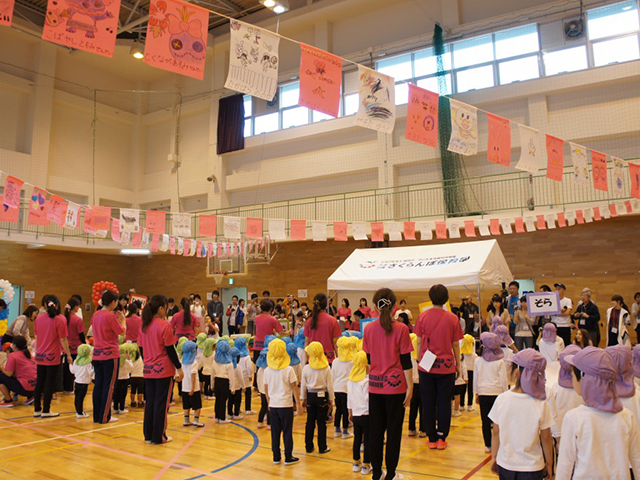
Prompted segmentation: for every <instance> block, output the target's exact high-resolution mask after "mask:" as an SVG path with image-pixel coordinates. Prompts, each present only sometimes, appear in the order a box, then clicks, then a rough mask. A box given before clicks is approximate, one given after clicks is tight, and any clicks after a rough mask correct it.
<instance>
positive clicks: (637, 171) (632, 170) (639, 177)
mask: <svg viewBox="0 0 640 480" xmlns="http://www.w3.org/2000/svg"><path fill="white" fill-rule="evenodd" d="M628 167H629V181H630V183H631V196H632V197H633V198H640V165H637V164H635V163H631V162H629V163H628Z"/></svg>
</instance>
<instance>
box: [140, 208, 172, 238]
mask: <svg viewBox="0 0 640 480" xmlns="http://www.w3.org/2000/svg"><path fill="white" fill-rule="evenodd" d="M146 217H147V223H146V226H145V228H146V230H147V232H149V233H157V234H158V235H162V234H163V233H165V232H166V229H167V214H166V212H157V211H155V210H147V215H146Z"/></svg>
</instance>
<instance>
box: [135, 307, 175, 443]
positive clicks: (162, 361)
mask: <svg viewBox="0 0 640 480" xmlns="http://www.w3.org/2000/svg"><path fill="white" fill-rule="evenodd" d="M167 305H168V304H167V299H166V297H165V296H164V295H154V296H153V297H151V300H150V301H149V302H147V304H146V305H145V306H144V309H143V310H142V332H141V333H140V339H139V342H138V344H139V345H140V347H142V354H143V360H144V370H143V375H144V394H145V400H146V403H145V406H144V426H143V431H144V440H145V442H146V443H151V444H154V445H159V444H162V443H167V442H170V441H171V440H172V439H171V437H168V436H167V412H168V411H169V403H170V402H171V395H170V393H171V391H172V390H173V378H174V376H175V377H176V378H177V380H178V381H181V380H182V376H183V374H182V366H181V365H180V360H179V359H178V352H176V349H175V347H174V343H175V339H174V336H173V329H172V328H171V325H169V323H168V322H167V321H166V320H165V317H166V316H167Z"/></svg>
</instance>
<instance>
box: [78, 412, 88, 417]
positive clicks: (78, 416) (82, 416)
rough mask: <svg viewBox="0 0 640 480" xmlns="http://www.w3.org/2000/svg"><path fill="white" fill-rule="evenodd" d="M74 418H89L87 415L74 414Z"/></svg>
mask: <svg viewBox="0 0 640 480" xmlns="http://www.w3.org/2000/svg"><path fill="white" fill-rule="evenodd" d="M76 418H89V414H88V413H76Z"/></svg>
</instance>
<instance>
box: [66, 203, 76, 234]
mask: <svg viewBox="0 0 640 480" xmlns="http://www.w3.org/2000/svg"><path fill="white" fill-rule="evenodd" d="M79 216H80V205H78V204H77V203H73V202H69V206H68V207H67V215H66V216H65V217H64V226H65V228H76V227H77V226H78V217H79Z"/></svg>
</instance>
